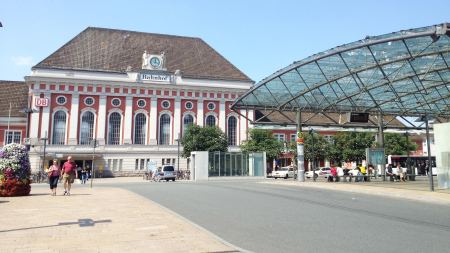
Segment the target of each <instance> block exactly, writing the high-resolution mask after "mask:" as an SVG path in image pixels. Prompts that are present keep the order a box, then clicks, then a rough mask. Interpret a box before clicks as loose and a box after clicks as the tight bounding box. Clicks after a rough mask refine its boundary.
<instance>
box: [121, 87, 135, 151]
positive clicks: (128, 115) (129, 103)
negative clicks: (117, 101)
mask: <svg viewBox="0 0 450 253" xmlns="http://www.w3.org/2000/svg"><path fill="white" fill-rule="evenodd" d="M125 101H126V102H125V120H124V122H123V125H124V139H123V144H132V141H131V134H132V129H131V126H132V123H133V97H131V96H127V97H126V100H125Z"/></svg>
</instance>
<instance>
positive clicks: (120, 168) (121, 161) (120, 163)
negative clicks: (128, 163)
mask: <svg viewBox="0 0 450 253" xmlns="http://www.w3.org/2000/svg"><path fill="white" fill-rule="evenodd" d="M122 163H123V159H119V171H122Z"/></svg>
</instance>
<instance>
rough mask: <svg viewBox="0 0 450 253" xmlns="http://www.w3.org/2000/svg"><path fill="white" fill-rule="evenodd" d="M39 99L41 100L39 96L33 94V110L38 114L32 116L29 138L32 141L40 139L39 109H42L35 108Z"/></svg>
mask: <svg viewBox="0 0 450 253" xmlns="http://www.w3.org/2000/svg"><path fill="white" fill-rule="evenodd" d="M37 98H39V94H33V97H32V100H31V101H32V104H31V108H33V110H36V111H38V112H36V113H32V114H31V119H30V127H29V129H30V130H29V131H30V133H29V136H30V138H32V139H37V138H38V137H39V136H38V134H39V133H38V130H39V114H40V112H39V109H40V107H36V106H35V104H36V99H37ZM49 107H50V105H49Z"/></svg>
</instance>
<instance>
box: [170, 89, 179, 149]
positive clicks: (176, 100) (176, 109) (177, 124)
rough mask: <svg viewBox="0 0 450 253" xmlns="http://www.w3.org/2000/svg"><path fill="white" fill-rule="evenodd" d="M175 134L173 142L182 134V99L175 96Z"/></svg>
mask: <svg viewBox="0 0 450 253" xmlns="http://www.w3.org/2000/svg"><path fill="white" fill-rule="evenodd" d="M173 133H174V134H173V136H172V144H176V141H175V139H177V138H178V137H179V136H181V99H180V98H175V112H174V115H173Z"/></svg>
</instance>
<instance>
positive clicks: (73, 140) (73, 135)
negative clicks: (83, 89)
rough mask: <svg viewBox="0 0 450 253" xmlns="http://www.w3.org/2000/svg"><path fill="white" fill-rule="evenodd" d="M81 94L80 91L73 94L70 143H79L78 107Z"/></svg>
mask: <svg viewBox="0 0 450 253" xmlns="http://www.w3.org/2000/svg"><path fill="white" fill-rule="evenodd" d="M79 102H80V95H79V94H78V93H75V94H72V105H71V108H70V116H69V119H70V124H69V142H68V144H69V145H76V144H78V140H77V135H78V118H79V115H78V111H79V110H78V109H79Z"/></svg>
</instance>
